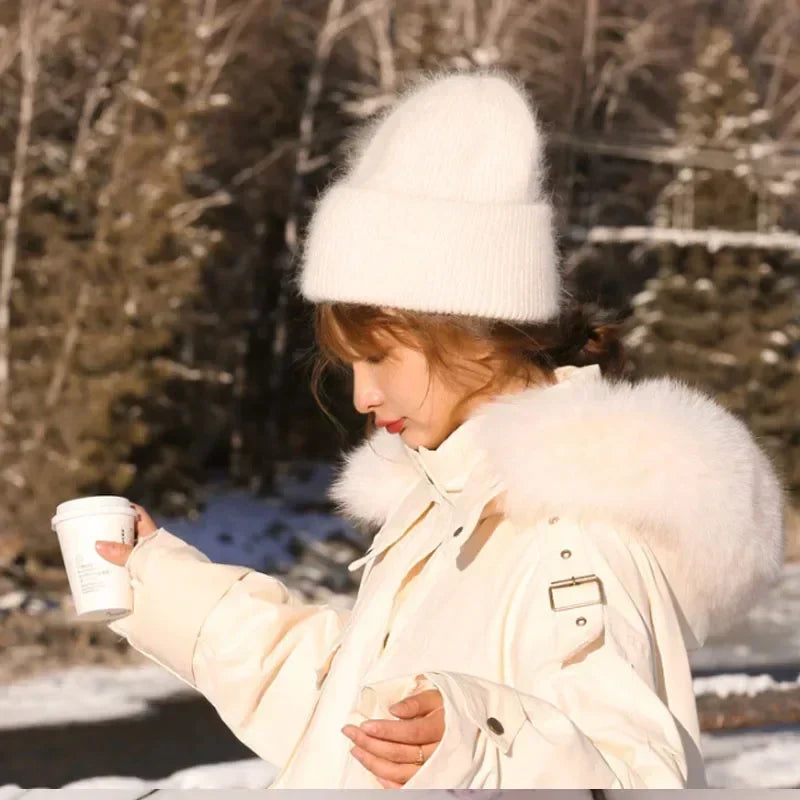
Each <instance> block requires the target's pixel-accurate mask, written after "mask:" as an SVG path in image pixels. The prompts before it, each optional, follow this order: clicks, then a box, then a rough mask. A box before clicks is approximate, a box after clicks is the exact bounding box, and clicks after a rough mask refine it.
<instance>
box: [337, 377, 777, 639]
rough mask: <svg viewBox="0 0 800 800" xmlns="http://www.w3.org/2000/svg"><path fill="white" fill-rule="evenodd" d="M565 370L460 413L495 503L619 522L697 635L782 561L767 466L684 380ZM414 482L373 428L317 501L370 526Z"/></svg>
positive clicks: (744, 433)
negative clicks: (325, 500)
mask: <svg viewBox="0 0 800 800" xmlns="http://www.w3.org/2000/svg"><path fill="white" fill-rule="evenodd" d="M566 369H567V372H566V373H565V372H563V371H562V378H563V379H562V380H561V382H559V383H558V384H557V385H555V386H552V387H543V388H542V387H534V388H530V389H526V390H524V391H522V392H520V393H518V394H510V395H501V396H499V397H497V398H495V399H494V400H493V401H491V402H488V403H485V404H484V405H482V406H480V407H479V408H478V409H477V411H476V412H475V413H474V415H473V418H474V419H476V420H477V421H478V425H476V426H475V433H474V436H475V439H476V441H477V443H478V444H479V446H480V447H481V448H482V449H483V451H485V453H486V460H487V463H488V465H489V467H490V469H492V470H493V471H494V472H495V474H496V475H497V476H498V477H499V478H500V480H501V482H502V484H503V485H504V486H505V488H506V490H507V491H506V494H505V498H504V506H503V510H504V512H505V514H506V515H507V517H508V518H509V520H510V521H511V522H512V523H513V524H515V525H517V526H521V527H525V526H528V525H531V524H532V523H534V522H536V521H538V520H540V519H542V518H543V517H547V516H550V515H554V514H556V515H561V516H564V517H567V516H569V517H572V518H575V519H577V520H581V519H605V520H609V521H611V522H617V523H619V524H620V526H622V527H624V529H625V530H626V531H630V532H632V533H633V535H635V536H638V537H640V538H641V540H642V541H644V542H645V543H646V544H647V545H648V546H649V547H650V548H651V549H652V551H653V552H654V554H655V556H656V558H657V559H658V561H659V563H660V564H661V567H662V569H663V570H664V572H665V574H666V576H667V578H668V580H669V582H670V585H671V587H672V590H673V592H674V593H675V596H676V599H677V600H678V603H679V605H680V607H681V610H682V612H683V614H684V615H685V617H686V620H687V622H688V623H689V625H690V627H691V629H692V631H693V633H694V635H695V637H696V638H697V639H698V641H699V642H702V641H703V640H704V639H705V638H706V635H707V633H708V632H711V631H713V632H719V631H720V630H722V629H724V628H725V627H728V626H729V625H730V624H731V623H732V622H733V621H735V619H736V618H737V616H738V615H739V614H740V613H741V612H743V611H744V610H745V609H746V608H747V607H748V605H749V604H750V603H751V602H752V599H753V597H754V595H755V593H756V592H757V591H758V590H759V589H760V588H762V587H763V586H764V585H765V584H766V583H768V582H769V581H771V580H772V579H774V577H775V576H776V575H777V573H778V571H779V569H780V566H781V563H782V562H783V556H784V529H783V509H784V496H783V490H782V487H781V485H780V482H779V480H778V478H777V476H776V474H775V471H774V470H773V468H772V466H771V464H770V462H769V461H768V459H767V457H766V456H765V455H764V453H763V452H762V451H761V449H760V448H759V447H758V445H757V444H756V442H755V440H754V438H753V436H752V435H751V434H750V433H749V431H748V429H747V428H746V426H745V425H744V424H743V423H742V422H741V421H740V420H739V419H737V418H736V417H734V416H733V415H732V414H731V413H730V412H728V411H726V410H725V409H724V408H723V407H722V406H721V405H719V404H718V403H717V402H715V401H714V400H712V399H711V398H710V397H708V396H707V395H705V394H704V393H702V392H700V391H698V390H697V389H695V388H692V387H690V386H689V385H688V384H686V383H685V382H683V381H680V380H677V379H674V378H654V379H646V380H642V381H639V382H638V383H630V382H627V381H609V380H606V379H603V378H602V377H601V376H600V373H599V369H598V368H597V367H584V368H580V369H578V368H571V369H570V368H566ZM564 376H566V377H564ZM420 479H421V478H420V474H419V472H418V471H417V470H416V469H415V468H414V465H413V464H412V462H411V459H410V458H409V456H408V454H407V452H406V446H405V445H404V444H403V442H402V440H401V439H400V437H398V436H393V435H391V434H389V433H387V432H386V431H385V430H380V431H378V432H376V433H375V434H373V435H372V436H371V437H370V439H369V440H367V441H365V442H363V443H362V444H360V445H358V446H357V447H356V448H354V449H353V450H351V451H350V452H349V453H347V454H345V456H344V463H343V466H342V468H341V470H340V472H339V474H338V475H337V478H336V480H335V481H334V483H333V485H332V487H331V489H330V491H329V496H330V497H331V498H332V499H333V500H334V501H335V502H336V504H337V506H338V509H339V511H340V513H343V514H344V515H346V516H347V517H349V518H351V519H353V520H356V521H359V522H362V523H370V524H373V525H375V524H377V525H381V524H383V523H384V522H385V521H386V519H387V518H388V517H389V516H390V515H391V513H392V512H393V510H394V509H395V508H396V507H397V505H398V502H399V501H401V500H402V498H403V497H404V496H405V495H406V494H407V493H408V491H410V490H411V488H413V486H414V485H415V484H416V482H417V481H419V480H420Z"/></svg>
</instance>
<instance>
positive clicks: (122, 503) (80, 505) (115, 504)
mask: <svg viewBox="0 0 800 800" xmlns="http://www.w3.org/2000/svg"><path fill="white" fill-rule="evenodd" d="M115 513H116V514H126V515H128V516H131V517H135V516H136V511H135V510H134V508H133V506H131V501H130V500H128V498H127V497H117V496H116V495H111V494H98V495H94V496H93V497H78V498H77V499H75V500H67V501H66V502H64V503H59V505H58V506H57V507H56V514H55V516H54V517H53V518H52V519H51V520H50V527H51V528H52V529H53V530H55V526H56V525H57V524H58V523H59V522H64V521H65V520H68V519H72V518H74V517H82V516H84V515H88V514H115Z"/></svg>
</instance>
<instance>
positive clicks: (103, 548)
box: [94, 541, 133, 567]
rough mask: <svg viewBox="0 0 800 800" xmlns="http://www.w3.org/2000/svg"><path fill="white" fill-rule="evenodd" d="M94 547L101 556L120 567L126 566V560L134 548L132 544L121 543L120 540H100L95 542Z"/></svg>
mask: <svg viewBox="0 0 800 800" xmlns="http://www.w3.org/2000/svg"><path fill="white" fill-rule="evenodd" d="M94 547H95V550H97V552H98V553H99V554H100V557H101V558H104V559H105V560H106V561H110V562H111V563H112V564H116V565H117V566H118V567H124V566H125V562H126V561H127V560H128V556H129V555H130V554H131V550H133V547H132V546H131V545H129V544H121V543H120V542H107V541H98V542H95V544H94Z"/></svg>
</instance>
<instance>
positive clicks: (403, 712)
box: [389, 689, 442, 718]
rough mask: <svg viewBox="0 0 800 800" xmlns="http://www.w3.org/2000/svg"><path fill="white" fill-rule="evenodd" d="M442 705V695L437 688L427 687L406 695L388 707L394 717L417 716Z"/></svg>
mask: <svg viewBox="0 0 800 800" xmlns="http://www.w3.org/2000/svg"><path fill="white" fill-rule="evenodd" d="M441 707H442V695H441V694H440V692H439V690H438V689H427V690H426V691H424V692H420V693H419V694H414V695H411V697H406V698H405V699H404V700H401V701H400V702H399V703H395V704H394V705H393V706H390V707H389V711H391V712H392V714H394V715H395V716H396V717H403V718H406V717H419V716H422V715H423V714H427V713H429V712H430V711H435V710H436V709H437V708H441Z"/></svg>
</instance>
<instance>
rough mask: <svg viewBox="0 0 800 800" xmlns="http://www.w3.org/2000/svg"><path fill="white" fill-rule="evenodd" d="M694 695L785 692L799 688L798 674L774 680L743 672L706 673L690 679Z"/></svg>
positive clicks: (750, 695) (753, 694) (765, 676)
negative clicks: (782, 679) (794, 677)
mask: <svg viewBox="0 0 800 800" xmlns="http://www.w3.org/2000/svg"><path fill="white" fill-rule="evenodd" d="M692 688H693V689H694V693H695V696H697V697H699V696H700V695H701V694H715V695H717V696H718V697H727V696H728V695H731V694H746V695H747V696H748V697H754V696H755V695H757V694H758V693H759V692H765V691H766V690H767V689H769V690H771V691H779V692H785V691H788V690H789V689H797V688H800V674H799V675H798V676H797V678H796V679H795V680H793V681H776V680H775V679H774V678H773V677H772V676H771V675H745V674H743V673H741V672H740V673H734V674H725V673H723V674H721V675H708V676H704V677H702V678H695V679H694V680H693V681H692Z"/></svg>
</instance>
